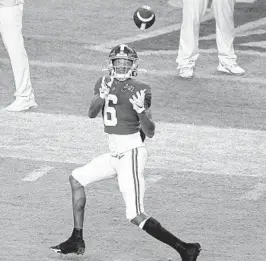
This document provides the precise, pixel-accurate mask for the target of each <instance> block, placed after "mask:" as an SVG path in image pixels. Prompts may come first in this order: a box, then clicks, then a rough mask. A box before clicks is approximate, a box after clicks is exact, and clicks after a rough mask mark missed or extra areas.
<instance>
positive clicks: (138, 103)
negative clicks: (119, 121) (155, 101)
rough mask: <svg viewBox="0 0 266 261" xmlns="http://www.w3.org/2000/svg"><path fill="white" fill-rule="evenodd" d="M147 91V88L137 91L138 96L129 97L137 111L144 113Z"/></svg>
mask: <svg viewBox="0 0 266 261" xmlns="http://www.w3.org/2000/svg"><path fill="white" fill-rule="evenodd" d="M145 92H146V89H144V90H141V91H139V92H136V96H135V95H133V96H132V98H130V99H129V101H130V102H131V103H132V105H133V109H134V110H135V111H136V112H137V113H142V112H143V111H145V106H144V101H145Z"/></svg>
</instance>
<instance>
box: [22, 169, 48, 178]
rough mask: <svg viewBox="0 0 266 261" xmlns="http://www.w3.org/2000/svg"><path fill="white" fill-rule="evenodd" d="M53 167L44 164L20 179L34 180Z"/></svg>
mask: <svg viewBox="0 0 266 261" xmlns="http://www.w3.org/2000/svg"><path fill="white" fill-rule="evenodd" d="M52 169H53V167H50V166H44V167H41V168H39V169H35V170H33V171H32V172H30V173H28V174H27V175H26V176H25V177H24V178H23V179H22V180H23V181H35V180H37V179H39V178H41V177H42V176H44V175H46V174H48V173H49V171H51V170H52Z"/></svg>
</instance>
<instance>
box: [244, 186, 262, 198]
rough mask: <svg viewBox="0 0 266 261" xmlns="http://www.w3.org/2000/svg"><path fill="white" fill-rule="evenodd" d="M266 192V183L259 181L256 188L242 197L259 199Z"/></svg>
mask: <svg viewBox="0 0 266 261" xmlns="http://www.w3.org/2000/svg"><path fill="white" fill-rule="evenodd" d="M264 193H266V184H265V183H258V184H257V185H256V186H255V187H254V189H252V190H250V191H248V192H247V193H246V194H245V195H244V196H243V197H242V199H247V200H253V201H257V200H258V199H259V198H260V197H262V196H263V195H264Z"/></svg>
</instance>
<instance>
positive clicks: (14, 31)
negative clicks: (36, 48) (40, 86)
mask: <svg viewBox="0 0 266 261" xmlns="http://www.w3.org/2000/svg"><path fill="white" fill-rule="evenodd" d="M22 16H23V4H20V5H15V6H1V7H0V33H1V35H2V40H3V43H4V45H5V48H6V50H7V52H8V55H9V58H10V62H11V66H12V70H13V75H14V80H15V85H16V92H15V94H14V95H15V96H21V97H25V96H29V95H30V94H31V93H32V85H31V80H30V69H29V60H28V56H27V53H26V50H25V47H24V39H23V36H22Z"/></svg>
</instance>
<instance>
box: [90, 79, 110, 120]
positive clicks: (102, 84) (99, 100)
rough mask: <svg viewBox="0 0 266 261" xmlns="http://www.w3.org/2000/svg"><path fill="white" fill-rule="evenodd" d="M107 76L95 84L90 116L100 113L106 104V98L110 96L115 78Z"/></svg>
mask: <svg viewBox="0 0 266 261" xmlns="http://www.w3.org/2000/svg"><path fill="white" fill-rule="evenodd" d="M106 78H107V77H106V76H104V77H102V78H100V79H99V80H98V81H97V82H96V84H95V87H94V96H93V98H92V101H91V104H90V107H89V111H88V116H89V118H95V117H96V116H97V115H98V113H99V112H100V111H101V110H102V108H103V106H104V103H105V99H107V97H108V94H109V91H110V87H111V85H112V83H113V79H111V78H110V77H108V79H106ZM107 81H108V82H107Z"/></svg>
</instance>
